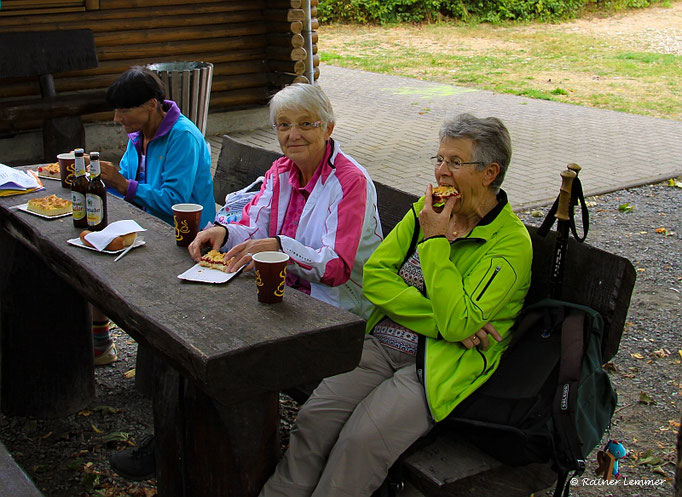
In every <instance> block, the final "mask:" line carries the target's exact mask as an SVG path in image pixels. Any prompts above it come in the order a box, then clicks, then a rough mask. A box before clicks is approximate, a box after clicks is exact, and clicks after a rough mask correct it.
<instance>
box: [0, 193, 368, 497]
mask: <svg viewBox="0 0 682 497" xmlns="http://www.w3.org/2000/svg"><path fill="white" fill-rule="evenodd" d="M43 182H44V184H45V187H46V190H43V191H40V192H35V193H31V194H24V195H20V196H12V197H0V258H2V260H3V263H2V264H1V265H0V334H1V337H2V338H1V342H0V354H1V356H0V363H1V368H2V370H1V380H0V381H1V385H0V408H1V409H2V411H3V412H5V413H6V414H11V415H24V416H36V417H55V416H62V415H64V414H67V413H71V412H75V411H77V410H79V409H81V408H83V407H85V406H87V405H88V403H89V402H90V401H91V400H92V398H93V396H94V374H93V366H92V338H91V328H90V311H89V307H88V305H87V302H88V301H90V302H93V303H97V306H98V307H99V308H100V309H102V310H103V311H104V312H105V313H106V314H107V316H109V317H110V318H111V319H113V320H114V321H115V322H116V323H117V324H119V325H120V326H121V327H122V328H123V329H124V330H125V331H126V332H127V333H128V334H130V336H131V337H133V338H134V339H135V340H137V341H138V342H139V343H140V344H143V345H144V346H145V347H146V348H148V349H149V350H151V351H152V352H153V353H154V356H155V357H156V362H157V363H161V364H163V365H165V371H163V374H157V375H156V379H155V387H154V398H153V406H154V423H155V434H156V442H157V484H158V490H159V494H160V495H163V496H164V497H174V496H190V495H191V496H193V497H202V496H207V497H208V496H210V497H219V496H251V495H256V494H257V492H258V491H259V490H260V487H261V486H262V484H263V482H264V481H265V479H266V478H267V477H268V476H269V474H270V473H271V471H272V470H273V468H274V465H275V464H276V462H277V459H278V455H279V435H278V421H279V417H278V391H279V390H281V389H284V388H290V387H293V386H295V385H299V384H303V383H307V382H310V381H314V380H319V379H320V378H323V377H325V376H329V375H332V374H336V373H340V372H343V371H347V370H350V369H352V368H353V367H355V366H356V365H357V363H358V362H359V359H360V354H361V350H362V340H363V334H364V321H363V320H362V319H361V318H359V317H357V316H355V315H353V314H351V313H349V312H345V311H342V310H340V309H338V308H336V307H333V306H330V305H328V304H325V303H323V302H321V301H318V300H316V299H314V298H311V297H309V296H308V295H305V294H303V293H301V292H297V291H292V290H291V289H289V290H287V292H286V293H285V296H284V301H283V302H282V303H281V304H275V305H267V304H260V303H258V301H257V298H256V291H255V281H254V278H253V276H252V275H250V274H243V275H241V276H239V277H238V278H235V279H233V280H232V281H230V282H229V283H227V284H224V285H211V284H201V283H189V282H183V281H181V280H179V279H178V278H177V275H178V274H180V273H182V272H184V271H185V270H186V269H188V268H190V267H191V266H192V265H193V264H194V263H193V261H192V260H191V258H190V257H189V254H188V253H187V249H184V248H180V247H177V246H176V244H175V240H174V231H173V228H172V227H171V226H169V225H168V224H166V223H164V222H163V221H161V220H159V219H157V218H155V217H153V216H151V215H148V214H146V213H145V212H142V211H141V210H139V209H137V208H136V207H135V206H133V205H131V204H129V203H127V202H125V201H123V200H122V199H120V198H117V197H114V196H111V195H110V196H109V200H108V202H109V222H113V221H116V220H120V219H134V220H135V221H137V222H138V223H139V224H140V225H141V226H142V227H144V228H146V229H147V231H145V232H144V233H141V235H142V236H143V237H144V240H145V242H146V244H145V245H144V246H142V247H139V248H135V249H133V250H131V251H130V252H129V253H128V254H127V255H126V256H125V257H123V258H122V259H121V260H120V261H118V262H114V257H115V256H112V255H106V254H101V253H98V252H95V251H91V250H86V249H83V248H78V247H74V246H72V245H69V244H67V243H66V240H68V239H70V238H76V237H78V234H79V233H80V230H79V229H77V228H74V227H73V223H72V221H71V218H70V217H64V218H61V219H54V220H45V219H42V218H40V217H36V216H33V215H31V214H28V213H25V212H22V211H19V210H16V209H10V207H11V206H15V205H18V204H22V203H25V202H27V201H28V200H29V199H30V198H33V197H42V196H45V195H48V194H51V193H54V194H57V195H58V196H60V197H62V198H69V196H70V191H69V190H67V189H64V188H62V187H61V185H60V182H59V181H52V180H48V179H46V180H43Z"/></svg>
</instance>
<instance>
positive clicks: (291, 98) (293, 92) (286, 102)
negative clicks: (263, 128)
mask: <svg viewBox="0 0 682 497" xmlns="http://www.w3.org/2000/svg"><path fill="white" fill-rule="evenodd" d="M285 110H296V111H308V112H311V113H312V114H314V115H315V116H317V118H318V119H319V120H320V121H322V125H323V126H324V127H325V128H326V127H327V126H329V125H330V124H334V110H333V109H332V104H331V102H330V101H329V98H328V97H327V95H325V93H324V92H323V91H322V88H320V87H319V86H317V85H311V84H308V83H294V84H292V85H289V86H285V87H284V88H282V89H281V90H280V91H278V92H277V93H275V95H274V96H273V97H272V98H271V99H270V122H271V124H277V122H276V120H277V114H279V113H281V112H283V111H285Z"/></svg>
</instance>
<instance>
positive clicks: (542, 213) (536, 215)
mask: <svg viewBox="0 0 682 497" xmlns="http://www.w3.org/2000/svg"><path fill="white" fill-rule="evenodd" d="M530 215H531V216H533V217H543V216H544V215H545V213H544V212H542V211H539V210H534V211H530Z"/></svg>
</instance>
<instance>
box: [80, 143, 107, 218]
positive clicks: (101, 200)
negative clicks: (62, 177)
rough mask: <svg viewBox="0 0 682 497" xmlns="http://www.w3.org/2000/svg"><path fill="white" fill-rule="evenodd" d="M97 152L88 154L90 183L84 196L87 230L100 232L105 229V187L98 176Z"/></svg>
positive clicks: (99, 170)
mask: <svg viewBox="0 0 682 497" xmlns="http://www.w3.org/2000/svg"><path fill="white" fill-rule="evenodd" d="M100 174H101V169H100V165H99V152H90V183H89V184H88V192H87V194H86V196H85V210H86V212H87V218H88V229H90V230H91V231H100V230H103V229H104V228H106V227H107V187H106V186H104V181H102V178H101V176H100Z"/></svg>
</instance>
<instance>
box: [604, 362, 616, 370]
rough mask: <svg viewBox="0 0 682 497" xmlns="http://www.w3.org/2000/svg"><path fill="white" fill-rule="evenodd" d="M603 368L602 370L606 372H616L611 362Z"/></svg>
mask: <svg viewBox="0 0 682 497" xmlns="http://www.w3.org/2000/svg"><path fill="white" fill-rule="evenodd" d="M603 367H604V369H605V370H607V371H618V368H617V367H616V365H615V364H614V363H612V362H607V363H606V364H604V366H603Z"/></svg>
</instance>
